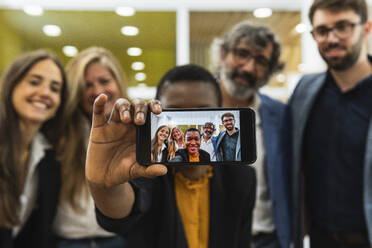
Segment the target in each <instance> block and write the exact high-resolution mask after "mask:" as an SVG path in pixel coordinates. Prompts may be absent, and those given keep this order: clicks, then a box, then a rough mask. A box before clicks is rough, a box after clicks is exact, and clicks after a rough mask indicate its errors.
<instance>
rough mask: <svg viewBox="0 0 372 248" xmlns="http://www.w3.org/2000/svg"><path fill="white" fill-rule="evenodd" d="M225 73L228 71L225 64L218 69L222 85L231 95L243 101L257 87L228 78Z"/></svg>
mask: <svg viewBox="0 0 372 248" xmlns="http://www.w3.org/2000/svg"><path fill="white" fill-rule="evenodd" d="M227 74H228V72H227V71H226V68H225V66H223V67H222V68H221V71H220V77H221V80H222V84H223V86H224V87H225V89H226V91H227V93H228V94H229V95H230V96H231V97H233V98H236V99H238V100H241V101H244V100H247V99H249V98H251V97H252V96H253V95H254V94H255V93H256V91H257V89H255V88H252V87H250V86H248V85H244V84H240V83H236V82H234V80H232V79H230V77H228V76H227Z"/></svg>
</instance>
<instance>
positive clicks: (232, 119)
mask: <svg viewBox="0 0 372 248" xmlns="http://www.w3.org/2000/svg"><path fill="white" fill-rule="evenodd" d="M232 121H234V118H230V119H224V120H223V121H222V122H232Z"/></svg>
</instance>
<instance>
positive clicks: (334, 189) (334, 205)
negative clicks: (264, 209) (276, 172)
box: [290, 0, 372, 248]
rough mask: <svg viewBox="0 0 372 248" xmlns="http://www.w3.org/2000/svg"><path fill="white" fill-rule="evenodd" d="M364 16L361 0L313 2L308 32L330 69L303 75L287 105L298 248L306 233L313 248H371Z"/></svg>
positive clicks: (369, 93)
mask: <svg viewBox="0 0 372 248" xmlns="http://www.w3.org/2000/svg"><path fill="white" fill-rule="evenodd" d="M367 14H368V6H367V4H366V1H364V0H316V1H314V2H313V4H312V6H311V8H310V12H309V18H310V21H311V23H312V26H313V29H312V32H311V33H312V35H313V38H314V40H315V41H316V43H317V46H318V50H319V53H320V55H321V56H322V58H323V59H324V61H325V62H326V63H327V65H328V70H327V71H326V72H322V73H317V74H311V75H305V76H304V77H303V78H302V79H301V80H300V82H299V83H298V85H297V87H296V89H295V91H294V93H293V95H292V97H291V101H290V113H291V116H292V123H291V125H292V127H293V128H292V129H291V131H292V142H293V151H292V154H293V169H292V170H293V173H292V176H293V178H292V188H293V190H292V192H293V197H292V199H293V206H292V209H293V213H294V216H293V217H294V218H293V220H294V222H293V223H294V228H293V230H294V241H295V247H302V243H303V242H302V240H303V237H302V235H303V234H304V233H305V231H308V234H309V236H310V244H311V247H317V248H322V247H371V246H370V240H372V211H371V206H372V180H371V175H372V156H371V154H372V122H371V114H372V108H371V106H372V75H371V74H372V64H371V63H372V59H371V57H369V56H368V55H367V48H366V45H367V44H366V43H367V39H368V36H369V34H370V33H371V27H372V25H371V22H370V21H368V15H367ZM341 192H342V193H341ZM303 217H305V218H306V221H305V220H304V218H303ZM305 224H306V225H307V226H306V228H305V229H304V228H303V227H304V225H305Z"/></svg>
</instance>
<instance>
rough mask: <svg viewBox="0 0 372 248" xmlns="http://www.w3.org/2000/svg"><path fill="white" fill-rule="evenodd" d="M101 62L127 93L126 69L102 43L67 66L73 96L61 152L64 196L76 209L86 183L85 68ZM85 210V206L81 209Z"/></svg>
mask: <svg viewBox="0 0 372 248" xmlns="http://www.w3.org/2000/svg"><path fill="white" fill-rule="evenodd" d="M93 63H100V64H101V65H103V66H104V67H106V68H107V69H108V70H109V71H110V73H111V74H112V76H113V77H114V78H115V80H116V82H117V84H118V87H119V90H120V92H121V97H126V96H127V94H126V89H127V83H126V80H125V75H124V72H123V71H122V69H121V66H120V64H119V62H118V61H117V59H116V58H115V57H114V56H113V54H112V53H111V52H110V51H108V50H107V49H105V48H102V47H90V48H87V49H85V50H83V51H81V52H80V53H79V54H78V55H77V56H76V57H75V58H74V59H72V60H71V61H70V62H69V63H68V64H67V66H66V74H67V86H68V91H69V99H68V101H67V106H66V109H67V110H66V112H65V115H66V116H65V120H67V121H66V124H65V128H64V133H63V134H64V135H63V139H62V140H61V142H60V144H59V147H58V152H59V154H58V155H59V157H58V158H59V159H60V161H61V163H62V190H61V200H62V201H68V202H69V203H70V204H71V205H72V207H73V208H74V209H75V210H80V209H79V208H78V199H79V197H80V196H81V194H82V193H83V191H84V190H87V188H86V187H84V185H85V157H86V149H87V140H88V137H89V128H90V119H89V117H88V116H89V115H88V114H87V113H85V112H84V110H83V108H82V107H81V102H82V99H83V94H84V90H85V78H84V77H85V72H86V70H87V68H88V66H89V65H91V64H93ZM81 210H82V209H81Z"/></svg>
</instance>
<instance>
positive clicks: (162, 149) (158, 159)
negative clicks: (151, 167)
mask: <svg viewBox="0 0 372 248" xmlns="http://www.w3.org/2000/svg"><path fill="white" fill-rule="evenodd" d="M165 149H167V146H166V145H165V143H163V144H162V145H161V151H160V152H159V154H158V158H157V160H156V161H157V162H161V160H162V156H163V151H164V150H165Z"/></svg>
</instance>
